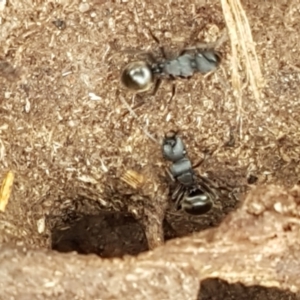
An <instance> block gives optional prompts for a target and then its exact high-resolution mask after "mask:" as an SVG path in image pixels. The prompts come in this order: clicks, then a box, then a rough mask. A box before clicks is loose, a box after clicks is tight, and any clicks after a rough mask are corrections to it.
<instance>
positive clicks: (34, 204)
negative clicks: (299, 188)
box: [0, 0, 300, 299]
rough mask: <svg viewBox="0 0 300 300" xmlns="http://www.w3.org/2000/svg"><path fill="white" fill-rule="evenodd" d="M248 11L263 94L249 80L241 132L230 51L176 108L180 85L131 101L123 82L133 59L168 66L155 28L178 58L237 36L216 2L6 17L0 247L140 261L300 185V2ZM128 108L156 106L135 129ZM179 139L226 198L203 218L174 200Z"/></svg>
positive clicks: (49, 5) (183, 86)
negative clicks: (170, 171)
mask: <svg viewBox="0 0 300 300" xmlns="http://www.w3.org/2000/svg"><path fill="white" fill-rule="evenodd" d="M0 2H1V1H0ZM242 4H243V6H244V9H245V11H246V13H247V17H248V19H249V22H250V25H251V29H252V34H253V39H254V41H255V42H256V50H257V54H258V57H259V62H260V64H261V68H262V71H263V75H264V78H265V81H266V86H265V88H264V90H263V93H262V97H261V102H260V104H261V105H260V106H259V104H258V103H257V102H256V100H255V99H254V98H253V96H252V93H251V90H249V88H248V82H247V78H243V85H244V96H243V99H242V104H243V114H242V117H243V122H242V126H241V124H239V123H238V122H237V105H236V98H235V97H234V93H233V90H232V87H231V77H230V76H231V64H230V58H231V52H230V44H229V43H228V42H225V43H224V44H223V45H221V46H220V49H219V51H220V52H221V53H222V57H223V59H222V65H221V67H220V69H219V70H217V71H216V72H215V73H213V74H210V75H209V76H201V75H195V76H194V77H193V78H191V79H190V80H178V81H176V88H177V91H176V96H175V98H174V99H172V101H169V99H170V95H171V91H172V88H171V84H170V83H169V82H164V84H163V86H162V87H161V88H160V89H159V91H158V93H157V94H156V95H155V96H152V95H151V94H150V93H145V94H142V95H138V96H135V97H133V95H132V93H131V92H130V91H126V90H124V89H123V88H122V87H121V86H120V81H119V77H120V72H121V70H122V68H123V67H124V66H125V65H126V63H128V62H129V61H132V60H133V59H136V57H135V56H134V55H133V54H132V53H133V52H130V51H131V50H132V51H134V50H147V51H148V50H151V51H153V53H154V54H155V55H156V56H157V57H158V58H160V59H161V57H160V51H159V45H157V43H156V42H155V40H154V39H153V38H152V37H151V35H150V34H149V29H150V30H151V31H152V32H153V33H154V34H155V36H156V37H157V38H158V39H159V41H160V43H161V45H163V46H165V48H166V50H167V52H168V54H169V55H170V57H174V56H176V54H178V53H179V52H180V51H181V50H182V49H183V48H184V47H185V46H188V45H195V44H196V43H197V42H198V41H205V42H213V41H215V40H216V39H218V38H219V37H220V35H221V33H222V32H223V29H224V28H225V27H226V25H225V21H224V17H223V13H222V8H221V5H220V3H219V1H201V0H199V1H189V2H188V1H174V2H173V1H169V2H167V1H148V0H141V1H140V0H136V1H101V0H98V1H97V0H94V1H92V0H91V1H89V2H80V1H76V0H74V1H63V0H61V1H32V0H24V1H8V3H7V5H6V6H5V7H4V9H3V11H2V12H0V28H1V30H0V41H1V43H0V100H1V107H0V162H1V167H0V171H1V175H3V176H4V175H5V173H6V172H7V171H8V170H12V171H13V172H14V173H15V182H14V186H13V193H12V196H11V198H10V201H9V204H8V206H7V209H6V211H5V213H1V214H0V229H1V235H0V241H1V242H2V243H5V242H9V243H14V244H18V245H19V244H22V243H24V244H27V245H30V246H31V247H32V248H37V249H41V248H46V249H47V248H53V249H55V250H58V251H61V252H66V251H70V250H75V251H78V252H79V253H84V254H88V253H95V254H98V255H100V256H102V257H112V256H122V255H123V254H132V255H136V254H138V253H139V252H142V251H146V250H148V249H149V248H150V249H152V248H155V247H156V246H160V245H162V244H163V242H164V240H169V239H172V238H175V237H182V236H186V235H187V234H190V233H193V232H196V231H200V230H203V229H207V228H210V227H214V226H217V225H218V224H220V222H221V221H222V220H223V218H224V217H225V216H226V215H227V214H228V213H229V212H231V211H233V210H234V209H235V208H236V207H238V206H239V204H240V202H241V201H242V199H243V198H244V195H245V193H247V191H248V190H249V189H252V188H253V187H255V186H257V185H263V184H279V185H281V186H285V187H291V186H293V185H296V184H299V157H300V154H299V152H300V147H299V146H300V137H299V130H298V128H299V126H300V117H299V109H300V100H299V97H298V95H299V92H300V84H299V70H300V69H299V68H300V62H299V55H298V51H297V49H298V41H299V32H300V28H299V26H300V25H299V24H300V23H299V17H298V15H299V10H300V2H299V1H294V0H292V1H284V0H282V1H276V2H275V1H272V3H271V2H267V1H243V3H242ZM125 50H130V51H127V52H129V53H127V52H126V51H125ZM241 68H242V66H241ZM124 100H125V101H127V103H129V105H130V106H134V105H135V104H136V103H137V102H138V101H144V102H145V103H144V104H143V105H142V106H140V107H139V108H137V109H136V110H135V113H136V115H137V118H136V117H135V116H133V115H132V114H130V113H127V108H126V106H125V105H124ZM170 130H179V133H180V135H181V137H182V138H183V140H184V142H185V143H186V145H187V150H188V154H189V157H190V158H191V160H192V162H193V163H194V164H196V163H198V162H200V161H202V160H203V163H202V164H201V166H200V167H198V168H196V172H199V173H201V174H202V175H205V176H208V177H209V178H210V179H211V180H213V181H214V182H215V184H216V185H217V186H218V187H219V189H218V191H219V193H220V198H219V199H218V201H216V203H215V207H214V209H213V210H212V211H211V212H210V213H208V214H207V215H205V216H201V217H195V216H193V217H190V216H187V215H185V214H184V213H182V212H177V211H175V209H174V207H173V205H172V203H171V202H170V201H169V197H168V195H169V193H170V192H171V190H172V188H173V187H171V188H170V190H169V182H168V180H167V176H166V167H167V166H168V163H167V162H165V161H164V160H163V158H162V154H161V147H160V144H159V143H160V142H161V139H162V138H163V136H164V134H165V133H166V132H168V131H170ZM145 131H147V132H148V133H150V134H151V135H152V136H153V137H154V138H155V139H156V141H158V142H154V141H153V140H152V139H150V138H149V137H148V136H147V134H146V133H145ZM127 170H135V171H136V172H139V173H141V174H143V176H144V177H145V178H146V182H145V184H144V185H143V186H142V187H141V188H139V189H133V188H131V187H130V186H128V185H127V184H126V183H125V182H123V181H122V180H121V177H122V176H123V174H124V173H125V172H126V171H127ZM113 212H115V213H113ZM99 236H100V237H102V238H101V239H100V238H99ZM147 241H148V243H147ZM203 285H204V288H203V295H201V296H199V297H200V298H199V299H242V298H241V296H240V295H241V294H243V293H245V289H246V290H247V289H248V288H245V289H244V288H241V287H240V286H237V285H231V286H226V284H225V283H222V282H219V281H218V280H217V279H216V280H214V281H213V283H211V282H210V281H209V282H204V283H203ZM231 289H233V291H230V290H231ZM220 291H224V294H223V296H222V297H219V296H218V295H217V294H218V293H219V292H220ZM247 291H248V290H247ZM253 291H257V293H258V294H259V293H266V296H261V298H257V299H297V298H293V297H297V296H296V295H292V296H291V294H289V292H286V293H287V294H284V293H285V292H283V291H276V290H272V289H270V290H268V289H267V290H266V291H265V290H264V288H260V287H253V289H252V290H251V291H250V290H249V293H252V292H253ZM264 291H265V292H264ZM201 293H202V292H201ZM253 293H254V292H253ZM255 293H256V292H255ZM255 293H254V294H255ZM254 294H253V295H254ZM284 295H285V296H284ZM288 297H290V298H288ZM245 299H246V298H245ZM247 299H250V298H247ZM251 299H256V298H254V296H253V297H252V298H251Z"/></svg>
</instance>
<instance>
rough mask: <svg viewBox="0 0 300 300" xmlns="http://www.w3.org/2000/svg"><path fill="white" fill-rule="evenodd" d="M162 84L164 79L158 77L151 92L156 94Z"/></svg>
mask: <svg viewBox="0 0 300 300" xmlns="http://www.w3.org/2000/svg"><path fill="white" fill-rule="evenodd" d="M161 84H162V80H161V79H160V78H159V79H157V80H156V82H155V86H154V89H153V92H152V93H151V94H152V96H155V95H156V93H157V91H158V89H159V88H160V86H161Z"/></svg>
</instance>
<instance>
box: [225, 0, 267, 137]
mask: <svg viewBox="0 0 300 300" xmlns="http://www.w3.org/2000/svg"><path fill="white" fill-rule="evenodd" d="M221 4H222V8H223V13H224V18H225V21H226V24H227V27H228V33H229V36H230V41H231V51H232V58H231V65H232V86H233V88H234V91H235V97H236V99H237V108H238V116H237V121H238V123H239V125H240V135H242V133H241V132H242V128H241V127H242V87H241V79H240V76H239V67H240V66H241V65H242V64H243V65H244V66H245V69H246V76H247V82H248V81H249V82H250V86H251V89H252V92H253V95H254V98H255V100H256V102H257V104H258V105H259V106H262V103H261V94H260V90H261V88H262V87H263V85H264V78H263V76H262V72H261V69H260V65H259V62H258V58H257V54H256V50H255V44H254V42H253V38H252V33H251V28H250V25H249V22H248V19H247V16H246V13H245V11H244V9H243V7H242V5H241V2H240V0H221ZM239 55H241V57H240V58H239Z"/></svg>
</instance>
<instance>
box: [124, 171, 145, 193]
mask: <svg viewBox="0 0 300 300" xmlns="http://www.w3.org/2000/svg"><path fill="white" fill-rule="evenodd" d="M121 180H122V181H124V182H126V183H127V184H128V185H130V186H131V187H132V188H134V189H138V188H140V187H141V186H142V185H143V184H144V182H145V177H144V176H143V175H142V174H140V173H138V172H136V171H133V170H127V171H126V172H125V174H124V175H122V176H121Z"/></svg>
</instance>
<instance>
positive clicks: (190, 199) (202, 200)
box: [162, 132, 216, 215]
mask: <svg viewBox="0 0 300 300" xmlns="http://www.w3.org/2000/svg"><path fill="white" fill-rule="evenodd" d="M162 153H163V156H164V158H165V159H167V160H169V161H172V162H173V164H172V165H171V167H170V169H169V171H170V173H171V176H172V177H173V178H174V179H175V180H176V181H177V182H178V183H179V185H178V187H177V189H176V190H175V191H174V193H173V194H172V200H174V201H175V206H176V208H177V209H183V210H184V211H185V212H187V213H188V214H192V215H202V214H206V213H207V212H209V211H210V210H211V209H212V207H213V200H214V199H215V198H216V195H215V193H214V192H213V190H212V189H211V188H210V187H209V185H208V183H207V182H208V180H205V181H207V182H205V181H204V178H203V177H201V179H202V180H201V181H199V180H198V179H197V178H196V175H195V173H194V171H193V167H192V163H191V161H190V160H189V159H188V158H187V157H186V149H185V145H184V143H183V141H182V139H181V138H180V137H179V136H178V135H176V133H174V132H170V133H168V134H167V135H166V136H165V138H164V140H163V145H162Z"/></svg>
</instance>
